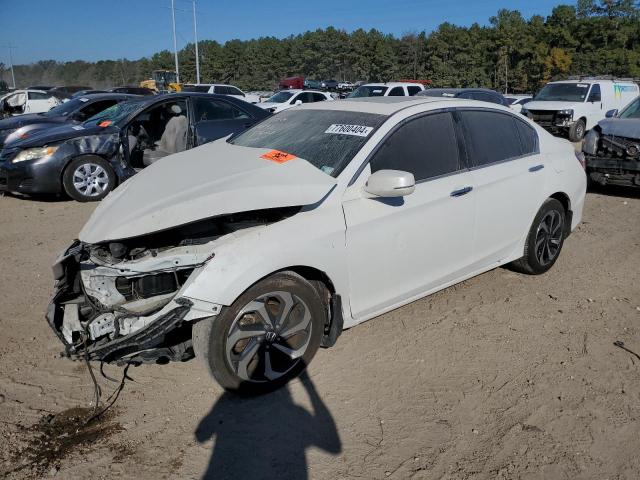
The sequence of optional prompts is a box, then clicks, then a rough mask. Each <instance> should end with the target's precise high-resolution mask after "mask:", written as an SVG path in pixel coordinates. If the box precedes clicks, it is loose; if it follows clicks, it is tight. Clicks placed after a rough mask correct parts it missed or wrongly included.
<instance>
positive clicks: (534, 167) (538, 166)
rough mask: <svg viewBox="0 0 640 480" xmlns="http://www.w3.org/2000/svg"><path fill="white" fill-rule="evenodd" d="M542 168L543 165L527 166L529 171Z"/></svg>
mask: <svg viewBox="0 0 640 480" xmlns="http://www.w3.org/2000/svg"><path fill="white" fill-rule="evenodd" d="M543 168H544V165H535V166H533V167H529V171H530V172H531V173H533V172H537V171H538V170H542V169H543Z"/></svg>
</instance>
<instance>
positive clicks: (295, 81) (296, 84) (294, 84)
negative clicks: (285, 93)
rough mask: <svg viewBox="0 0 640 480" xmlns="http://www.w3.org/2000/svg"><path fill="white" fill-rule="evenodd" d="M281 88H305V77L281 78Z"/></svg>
mask: <svg viewBox="0 0 640 480" xmlns="http://www.w3.org/2000/svg"><path fill="white" fill-rule="evenodd" d="M279 87H280V89H281V90H288V89H290V88H297V89H303V88H304V77H301V76H299V77H288V78H284V79H282V80H280V85H279Z"/></svg>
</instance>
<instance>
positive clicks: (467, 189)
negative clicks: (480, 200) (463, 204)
mask: <svg viewBox="0 0 640 480" xmlns="http://www.w3.org/2000/svg"><path fill="white" fill-rule="evenodd" d="M471 190H473V187H464V188H461V189H459V190H454V191H453V192H451V196H452V197H461V196H463V195H466V194H467V193H469V192H470V191H471Z"/></svg>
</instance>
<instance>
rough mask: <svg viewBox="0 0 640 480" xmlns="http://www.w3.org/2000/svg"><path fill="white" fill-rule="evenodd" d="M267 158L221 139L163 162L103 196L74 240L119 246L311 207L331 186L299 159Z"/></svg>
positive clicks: (257, 150) (331, 182) (256, 150)
mask: <svg viewBox="0 0 640 480" xmlns="http://www.w3.org/2000/svg"><path fill="white" fill-rule="evenodd" d="M268 152H269V149H263V148H249V147H239V146H236V145H231V144H229V143H227V142H226V140H225V139H221V140H217V141H215V142H212V143H209V144H206V145H203V146H201V147H197V148H194V149H192V150H188V151H186V152H182V153H177V154H174V155H170V156H168V157H164V158H162V159H161V160H159V161H157V162H156V163H154V164H153V165H152V166H151V167H149V168H147V169H145V170H142V171H141V172H140V173H138V174H137V175H135V176H134V177H132V178H130V179H129V180H127V181H126V182H124V183H123V184H122V185H121V186H119V187H118V188H116V189H115V190H114V191H113V192H112V193H110V194H109V195H107V197H106V198H105V199H104V200H103V201H102V202H101V203H100V205H99V206H98V208H96V210H95V211H94V212H93V215H91V218H89V221H88V222H87V223H86V225H85V226H84V227H83V229H82V231H81V232H80V235H79V239H80V240H82V241H83V242H87V243H99V242H104V241H109V240H122V239H126V238H132V237H137V236H140V235H145V234H149V233H153V232H159V231H162V230H167V229H170V228H174V227H177V226H180V225H185V224H188V223H191V222H195V221H198V220H204V219H206V218H211V217H216V216H220V215H225V214H231V213H239V212H247V211H251V210H262V209H267V208H278V207H292V206H303V205H311V204H314V203H317V202H319V201H321V200H322V199H323V198H324V197H325V196H326V195H327V194H328V193H329V192H330V191H331V189H332V188H333V187H334V185H335V184H336V180H335V179H334V178H332V177H330V176H329V175H327V174H325V173H323V172H321V171H320V170H318V169H317V168H316V167H314V166H313V165H311V164H310V163H309V162H307V161H306V160H303V159H300V158H295V157H293V159H291V160H289V161H286V162H285V163H276V162H274V161H272V160H267V159H264V158H262V156H263V155H265V154H266V153H268Z"/></svg>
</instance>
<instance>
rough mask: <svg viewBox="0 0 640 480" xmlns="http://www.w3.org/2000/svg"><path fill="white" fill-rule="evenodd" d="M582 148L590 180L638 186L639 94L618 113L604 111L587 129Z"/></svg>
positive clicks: (639, 145)
mask: <svg viewBox="0 0 640 480" xmlns="http://www.w3.org/2000/svg"><path fill="white" fill-rule="evenodd" d="M582 151H583V152H584V154H585V157H586V166H587V175H589V179H590V180H591V181H593V182H595V183H598V184H600V185H624V186H632V187H640V97H638V98H636V99H635V100H634V101H633V102H631V103H630V104H629V105H628V106H627V107H626V108H624V109H623V110H622V111H621V112H620V113H618V112H617V111H616V110H611V111H609V112H607V118H606V119H605V120H601V121H600V122H599V123H598V125H596V126H595V127H594V128H593V129H592V130H590V131H589V132H588V133H587V135H586V137H585V139H584V142H583V145H582Z"/></svg>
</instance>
